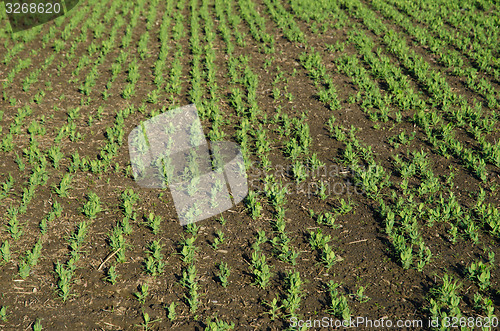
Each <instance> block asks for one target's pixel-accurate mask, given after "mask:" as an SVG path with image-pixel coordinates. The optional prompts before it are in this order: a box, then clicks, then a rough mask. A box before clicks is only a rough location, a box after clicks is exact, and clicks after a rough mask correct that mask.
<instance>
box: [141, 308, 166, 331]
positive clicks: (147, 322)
mask: <svg viewBox="0 0 500 331" xmlns="http://www.w3.org/2000/svg"><path fill="white" fill-rule="evenodd" d="M142 319H143V320H144V322H143V323H142V324H140V325H137V324H136V326H141V327H143V328H144V331H148V330H149V327H150V324H153V323H156V322H159V321H161V318H158V319H155V320H154V321H152V320H151V317H149V314H148V313H146V312H142Z"/></svg>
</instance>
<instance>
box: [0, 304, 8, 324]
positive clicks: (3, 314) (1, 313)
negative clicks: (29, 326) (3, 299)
mask: <svg viewBox="0 0 500 331" xmlns="http://www.w3.org/2000/svg"><path fill="white" fill-rule="evenodd" d="M0 320H2V321H3V322H7V306H2V308H0Z"/></svg>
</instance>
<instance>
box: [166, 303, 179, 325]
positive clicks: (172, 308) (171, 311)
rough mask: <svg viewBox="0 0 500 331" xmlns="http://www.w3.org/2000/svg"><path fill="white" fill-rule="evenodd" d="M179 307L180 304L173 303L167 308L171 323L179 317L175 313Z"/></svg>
mask: <svg viewBox="0 0 500 331" xmlns="http://www.w3.org/2000/svg"><path fill="white" fill-rule="evenodd" d="M178 305H179V304H178V303H177V302H174V301H172V302H171V303H170V305H169V306H168V307H167V310H168V314H167V317H168V319H169V320H170V322H173V321H174V320H175V319H176V317H177V314H176V312H175V307H177V306H178Z"/></svg>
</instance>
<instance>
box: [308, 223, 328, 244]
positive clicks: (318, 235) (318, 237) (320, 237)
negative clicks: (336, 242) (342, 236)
mask: <svg viewBox="0 0 500 331" xmlns="http://www.w3.org/2000/svg"><path fill="white" fill-rule="evenodd" d="M330 240H331V237H330V236H329V235H324V234H323V233H322V231H321V229H319V228H318V229H316V232H309V244H310V245H311V247H312V248H313V249H321V248H323V247H324V246H325V245H326V244H327V243H329V242H330Z"/></svg>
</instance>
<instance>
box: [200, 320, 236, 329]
mask: <svg viewBox="0 0 500 331" xmlns="http://www.w3.org/2000/svg"><path fill="white" fill-rule="evenodd" d="M205 324H206V325H207V327H206V328H205V331H229V330H233V329H234V323H233V322H231V324H229V323H228V322H225V321H221V320H219V319H217V318H215V320H214V321H212V319H211V318H208V319H207V320H206V321H205Z"/></svg>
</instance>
